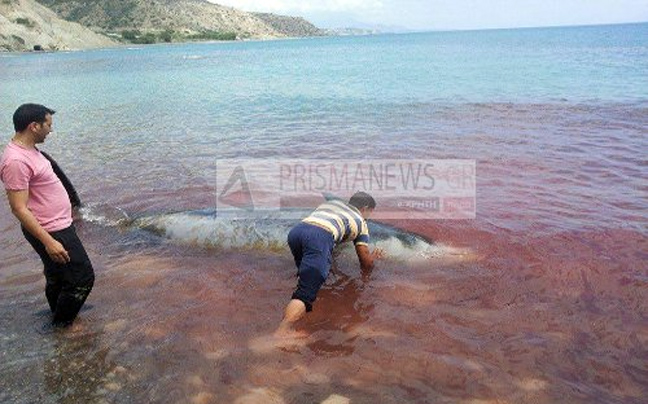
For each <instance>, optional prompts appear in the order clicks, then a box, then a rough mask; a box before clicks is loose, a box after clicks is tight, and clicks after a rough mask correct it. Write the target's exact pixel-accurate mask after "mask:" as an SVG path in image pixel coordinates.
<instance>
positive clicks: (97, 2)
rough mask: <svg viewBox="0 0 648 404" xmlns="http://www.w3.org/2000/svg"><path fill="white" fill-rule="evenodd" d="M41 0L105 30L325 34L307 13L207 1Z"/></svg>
mask: <svg viewBox="0 0 648 404" xmlns="http://www.w3.org/2000/svg"><path fill="white" fill-rule="evenodd" d="M38 1H39V2H40V3H42V4H43V5H45V6H47V7H49V8H51V9H52V10H54V11H55V12H56V13H57V14H58V15H59V16H60V17H62V18H64V19H66V20H69V21H75V22H78V23H80V24H82V25H84V26H86V27H89V28H91V29H93V30H95V31H98V32H104V33H121V32H123V31H126V30H137V31H139V32H142V33H145V32H153V33H160V32H165V31H166V32H173V33H174V35H180V37H181V39H182V37H187V36H192V35H194V36H195V35H198V36H200V35H201V34H205V33H208V34H213V33H221V34H223V33H232V34H235V37H237V38H242V39H244V38H280V37H291V36H317V35H324V34H325V33H324V31H322V30H320V29H318V28H317V27H315V26H314V25H313V24H311V23H309V22H308V21H306V20H304V19H302V18H297V17H284V16H277V15H274V14H260V13H248V12H244V11H240V10H237V9H235V8H231V7H225V6H221V5H218V4H213V3H210V2H208V1H206V0H38ZM170 39H172V38H170Z"/></svg>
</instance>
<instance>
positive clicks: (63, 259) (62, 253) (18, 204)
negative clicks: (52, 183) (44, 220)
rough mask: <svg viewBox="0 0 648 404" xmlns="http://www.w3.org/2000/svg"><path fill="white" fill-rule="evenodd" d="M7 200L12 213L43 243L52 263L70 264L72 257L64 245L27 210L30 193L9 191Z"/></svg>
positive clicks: (26, 191)
mask: <svg viewBox="0 0 648 404" xmlns="http://www.w3.org/2000/svg"><path fill="white" fill-rule="evenodd" d="M7 198H8V199H9V206H11V212H12V213H13V214H14V216H16V217H17V218H18V220H19V221H20V224H22V226H23V227H24V228H25V229H26V230H27V231H28V232H29V233H30V234H31V235H32V236H34V237H36V238H37V239H38V240H40V242H41V243H43V245H44V246H45V249H46V251H47V253H48V254H49V256H50V258H51V259H52V261H54V262H57V263H59V264H65V263H68V262H70V256H69V255H68V252H67V251H66V250H65V247H63V244H61V243H59V242H58V241H56V240H55V239H54V237H52V236H51V235H50V234H49V233H48V232H47V231H45V229H43V227H42V226H41V225H40V224H39V223H38V221H37V220H36V218H35V217H34V214H33V213H32V212H31V211H30V210H29V209H28V208H27V200H28V198H29V191H28V190H22V191H11V190H7Z"/></svg>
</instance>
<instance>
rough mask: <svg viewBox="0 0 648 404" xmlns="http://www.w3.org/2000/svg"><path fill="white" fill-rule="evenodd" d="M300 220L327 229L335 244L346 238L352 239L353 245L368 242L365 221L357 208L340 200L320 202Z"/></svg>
mask: <svg viewBox="0 0 648 404" xmlns="http://www.w3.org/2000/svg"><path fill="white" fill-rule="evenodd" d="M302 222H304V223H308V224H312V225H315V226H318V227H321V228H323V229H325V230H327V231H329V232H330V233H331V234H333V238H334V239H335V243H336V244H338V243H342V242H344V241H347V240H353V244H355V245H368V244H369V228H368V227H367V221H366V220H365V219H364V218H363V217H362V214H361V213H360V211H359V210H358V209H356V208H355V207H354V206H351V205H348V204H346V203H344V202H343V201H340V200H332V201H328V202H325V203H323V204H321V205H320V206H318V207H317V209H315V211H313V213H311V214H310V216H308V217H307V218H306V219H304V220H302Z"/></svg>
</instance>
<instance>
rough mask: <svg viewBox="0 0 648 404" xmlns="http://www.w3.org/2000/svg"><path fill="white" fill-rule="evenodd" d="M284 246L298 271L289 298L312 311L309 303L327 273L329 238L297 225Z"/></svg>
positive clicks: (320, 231)
mask: <svg viewBox="0 0 648 404" xmlns="http://www.w3.org/2000/svg"><path fill="white" fill-rule="evenodd" d="M288 246H290V251H291V252H292V255H293V257H295V265H297V268H298V272H297V275H298V278H299V281H298V283H297V289H296V290H295V292H294V293H293V295H292V298H293V299H298V300H301V301H302V302H304V304H305V305H306V311H311V310H313V302H314V301H315V298H316V296H317V292H318V291H319V290H320V288H321V287H322V285H323V284H324V281H326V278H327V277H328V274H329V270H330V269H331V262H332V255H331V254H332V252H333V247H335V240H334V239H333V235H332V234H331V233H329V232H328V231H326V230H324V229H322V228H321V227H317V226H314V225H312V224H307V223H303V222H302V223H299V224H298V225H296V226H295V227H293V228H292V230H290V232H289V233H288Z"/></svg>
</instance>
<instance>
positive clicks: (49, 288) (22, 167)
mask: <svg viewBox="0 0 648 404" xmlns="http://www.w3.org/2000/svg"><path fill="white" fill-rule="evenodd" d="M53 114H54V111H53V110H51V109H49V108H47V107H44V106H42V105H38V104H23V105H21V106H20V107H18V109H17V110H16V112H15V113H14V116H13V122H14V128H15V130H16V133H15V135H14V137H13V138H12V139H11V142H9V144H8V145H7V147H6V148H5V150H4V153H3V154H2V158H1V159H0V179H1V180H2V182H3V183H4V187H5V190H6V192H7V198H8V199H9V205H10V206H11V211H12V213H13V214H14V216H16V218H18V220H19V221H20V224H21V227H22V231H23V234H24V235H25V238H26V239H27V241H28V242H29V243H30V244H31V245H32V247H33V248H34V250H35V251H36V252H37V253H38V255H39V256H40V258H41V260H42V261H43V265H44V266H45V270H44V273H45V280H46V286H45V295H46V297H47V301H48V303H49V305H50V308H51V310H52V313H53V320H52V323H53V324H54V325H55V326H67V325H69V324H71V323H72V321H73V320H74V319H75V318H76V316H77V314H78V313H79V310H81V307H82V306H83V304H84V302H85V300H86V298H87V297H88V294H90V291H91V290H92V286H93V284H94V271H93V268H92V263H91V262H90V259H89V258H88V254H87V253H86V251H85V248H84V247H83V244H82V243H81V240H79V237H78V236H77V234H76V231H75V229H74V225H73V224H72V205H71V203H70V196H69V195H68V192H67V191H66V188H65V187H64V186H63V183H62V182H61V180H60V179H59V177H58V176H57V174H56V173H55V172H54V170H53V168H52V164H51V163H50V161H49V160H48V159H47V158H46V157H45V156H43V154H42V153H41V152H40V151H39V150H38V149H37V148H36V145H37V144H40V143H43V142H44V141H45V138H47V136H48V135H49V134H50V132H51V130H52V115H53Z"/></svg>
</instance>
